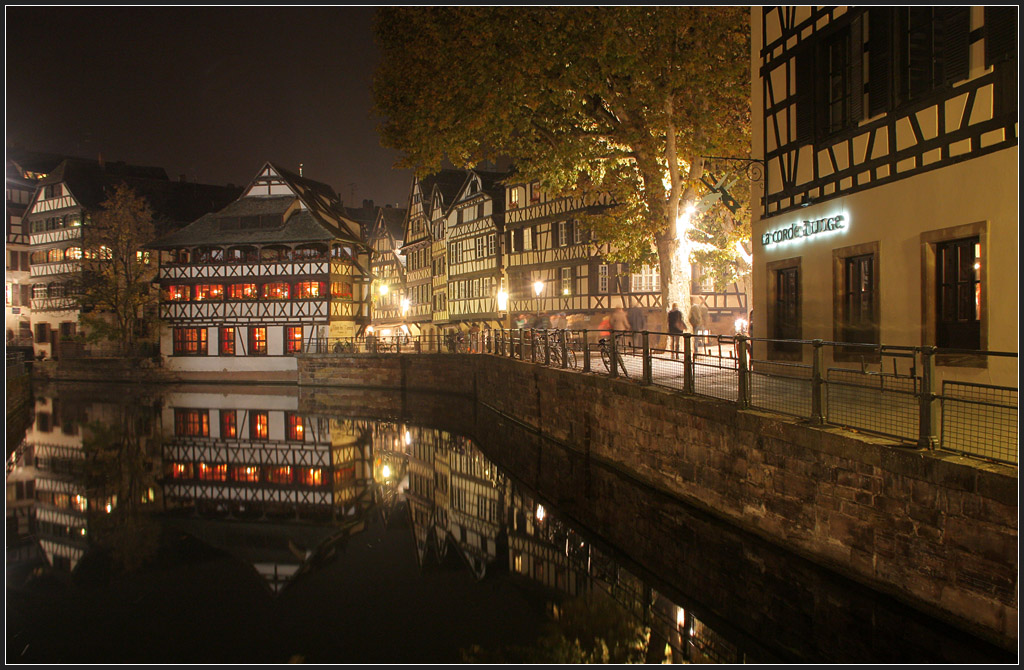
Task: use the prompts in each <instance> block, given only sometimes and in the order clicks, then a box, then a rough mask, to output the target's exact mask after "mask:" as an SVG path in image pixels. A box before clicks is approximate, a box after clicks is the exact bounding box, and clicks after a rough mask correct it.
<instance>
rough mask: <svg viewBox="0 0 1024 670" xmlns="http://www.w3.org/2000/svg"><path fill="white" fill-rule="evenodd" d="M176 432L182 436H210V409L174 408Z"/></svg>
mask: <svg viewBox="0 0 1024 670" xmlns="http://www.w3.org/2000/svg"><path fill="white" fill-rule="evenodd" d="M174 434H175V435H177V436H180V437H209V435H210V413H209V411H207V410H205V409H177V408H176V409H175V410H174Z"/></svg>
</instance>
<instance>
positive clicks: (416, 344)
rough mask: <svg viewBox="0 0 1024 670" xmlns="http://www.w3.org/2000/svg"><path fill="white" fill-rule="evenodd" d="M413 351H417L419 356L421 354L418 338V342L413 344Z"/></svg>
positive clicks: (418, 339) (417, 339)
mask: <svg viewBox="0 0 1024 670" xmlns="http://www.w3.org/2000/svg"><path fill="white" fill-rule="evenodd" d="M412 350H413V351H415V352H416V353H417V354H418V353H420V338H418V337H417V338H416V340H415V341H414V342H413V346H412Z"/></svg>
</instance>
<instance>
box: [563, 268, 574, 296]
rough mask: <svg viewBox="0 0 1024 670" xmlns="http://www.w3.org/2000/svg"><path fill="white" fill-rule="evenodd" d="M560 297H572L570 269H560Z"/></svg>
mask: <svg viewBox="0 0 1024 670" xmlns="http://www.w3.org/2000/svg"><path fill="white" fill-rule="evenodd" d="M561 270H562V273H561V274H562V295H572V268H562V269H561Z"/></svg>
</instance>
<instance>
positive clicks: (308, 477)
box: [298, 468, 324, 486]
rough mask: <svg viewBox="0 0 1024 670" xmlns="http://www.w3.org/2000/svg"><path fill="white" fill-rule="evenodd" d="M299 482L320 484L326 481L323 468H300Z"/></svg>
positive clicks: (307, 484)
mask: <svg viewBox="0 0 1024 670" xmlns="http://www.w3.org/2000/svg"><path fill="white" fill-rule="evenodd" d="M298 474H299V483H300V484H302V485H304V486H320V485H321V484H323V482H324V474H323V470H321V469H320V468H300V469H299V473H298Z"/></svg>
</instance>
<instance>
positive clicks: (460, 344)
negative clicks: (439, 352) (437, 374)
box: [445, 333, 469, 354]
mask: <svg viewBox="0 0 1024 670" xmlns="http://www.w3.org/2000/svg"><path fill="white" fill-rule="evenodd" d="M445 344H446V345H447V347H448V353H450V354H464V353H466V352H467V351H469V343H468V342H466V335H465V333H448V335H446V336H445Z"/></svg>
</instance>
